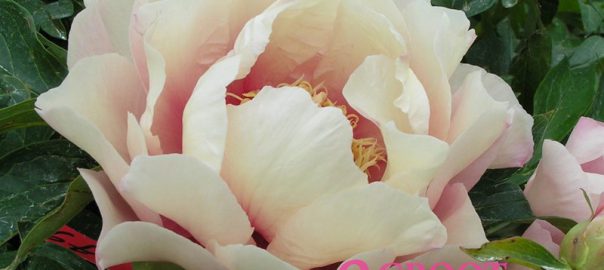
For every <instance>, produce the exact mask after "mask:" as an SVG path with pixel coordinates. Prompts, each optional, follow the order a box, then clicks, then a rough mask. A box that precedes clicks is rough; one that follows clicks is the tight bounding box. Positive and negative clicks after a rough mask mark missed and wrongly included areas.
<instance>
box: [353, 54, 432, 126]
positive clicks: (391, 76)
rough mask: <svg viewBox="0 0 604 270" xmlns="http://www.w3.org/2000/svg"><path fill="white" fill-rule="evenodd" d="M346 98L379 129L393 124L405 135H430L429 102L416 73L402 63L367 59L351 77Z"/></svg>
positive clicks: (387, 58)
mask: <svg viewBox="0 0 604 270" xmlns="http://www.w3.org/2000/svg"><path fill="white" fill-rule="evenodd" d="M343 95H344V97H345V98H346V101H347V102H348V103H349V104H350V105H351V106H352V107H353V108H354V109H355V110H357V111H358V112H359V113H361V114H362V115H363V116H364V117H365V118H367V119H369V120H371V121H374V122H376V123H377V124H379V125H385V124H386V123H388V122H391V121H392V122H394V123H395V124H396V127H397V128H398V129H400V130H401V131H403V132H407V133H420V134H426V133H427V132H428V123H429V118H430V112H429V110H430V105H429V104H428V98H427V96H426V94H425V91H424V88H423V87H422V85H421V83H420V82H419V81H418V80H417V78H416V77H415V75H414V73H413V71H412V70H411V69H409V67H408V66H406V65H405V64H404V63H403V62H402V61H400V60H395V59H391V58H389V57H387V56H383V55H377V56H369V57H367V58H366V59H365V61H364V62H363V63H362V64H361V65H360V66H359V67H358V68H357V69H356V70H355V71H354V72H353V73H352V74H351V75H350V78H349V79H348V82H346V85H345V86H344V90H343Z"/></svg>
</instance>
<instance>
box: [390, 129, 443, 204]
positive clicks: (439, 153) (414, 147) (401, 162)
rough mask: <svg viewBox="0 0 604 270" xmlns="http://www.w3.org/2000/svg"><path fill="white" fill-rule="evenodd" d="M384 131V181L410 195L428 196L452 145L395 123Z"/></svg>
mask: <svg viewBox="0 0 604 270" xmlns="http://www.w3.org/2000/svg"><path fill="white" fill-rule="evenodd" d="M381 130H382V136H383V137H384V144H385V145H386V150H387V152H388V167H386V173H385V175H384V179H385V180H384V182H386V183H388V184H390V185H392V186H394V187H396V188H398V189H400V190H402V191H405V192H407V193H409V194H414V195H420V196H425V195H426V190H427V189H428V185H429V184H430V182H431V181H432V179H433V178H434V175H435V174H436V172H437V171H438V169H439V168H440V166H441V165H442V164H443V162H444V161H445V159H446V158H447V154H448V152H449V145H448V144H447V143H445V142H443V141H441V140H439V139H436V138H434V137H432V136H428V135H415V134H406V133H404V132H400V131H399V130H398V129H397V128H396V127H395V126H394V124H393V123H392V122H390V123H388V124H386V125H385V126H383V127H382V128H381Z"/></svg>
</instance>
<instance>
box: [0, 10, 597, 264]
mask: <svg viewBox="0 0 604 270" xmlns="http://www.w3.org/2000/svg"><path fill="white" fill-rule="evenodd" d="M432 3H433V4H434V5H440V6H446V7H451V8H455V9H460V10H463V11H464V12H465V13H466V15H467V16H468V17H470V20H471V23H472V27H473V28H475V29H476V32H477V34H478V39H477V40H476V42H475V44H474V45H473V46H472V47H471V48H470V51H469V52H468V54H467V55H466V57H465V58H464V62H467V63H471V64H475V65H478V66H481V67H484V68H486V69H487V70H488V71H489V72H492V73H495V74H497V75H499V76H501V77H502V78H504V79H505V80H506V81H507V82H508V83H509V84H510V85H512V87H513V89H514V90H515V91H516V93H517V96H518V99H519V100H520V102H521V103H522V105H523V106H524V108H526V109H527V111H529V112H530V113H531V114H533V115H534V118H535V126H534V129H533V133H534V138H535V156H534V157H533V159H532V160H531V161H530V162H529V163H528V164H527V165H526V166H525V167H523V168H520V169H505V170H493V171H488V172H487V174H486V175H485V176H484V177H483V179H482V181H481V182H480V183H479V184H478V185H477V186H476V187H475V188H474V189H473V190H472V191H471V192H470V195H471V198H472V201H473V203H474V205H475V207H476V209H477V211H478V213H479V215H480V217H481V219H482V221H483V225H484V227H485V230H486V232H487V234H488V237H489V238H491V239H493V240H496V239H502V238H505V237H509V236H513V235H519V234H521V233H522V232H523V230H524V229H525V228H526V227H527V226H528V224H530V223H531V222H532V221H533V220H534V219H535V218H536V217H535V216H534V215H533V214H532V213H531V211H530V207H529V206H528V203H527V201H526V199H525V198H524V196H523V194H522V188H523V185H524V184H525V183H526V181H527V180H528V178H529V177H530V175H531V174H532V173H533V171H534V169H535V167H536V165H537V164H538V161H539V158H540V153H541V148H540V147H541V143H542V142H543V140H544V139H553V140H558V141H564V140H565V139H566V137H567V136H568V134H569V133H570V131H571V130H572V128H573V126H574V125H575V123H576V122H577V120H578V119H579V117H580V116H590V117H593V118H596V119H598V120H604V80H603V74H604V73H603V72H604V62H603V58H604V37H603V36H602V34H604V0H432ZM82 8H83V3H82V1H81V0H0V269H2V268H3V267H8V268H7V269H94V267H93V266H92V265H90V264H88V263H86V262H85V261H82V260H81V259H79V258H78V257H77V256H74V255H73V254H72V253H70V252H69V251H67V250H64V249H62V248H60V247H58V246H54V245H52V244H45V243H44V240H45V239H46V238H47V237H48V236H50V235H51V234H52V233H53V232H54V231H55V230H57V229H58V228H60V227H61V226H62V225H64V224H66V223H68V222H69V225H70V226H72V227H75V228H76V229H78V230H79V231H81V232H84V233H86V234H88V235H89V236H91V237H93V238H95V237H96V236H98V232H99V226H100V217H99V215H98V210H97V209H96V207H95V205H94V203H90V202H91V200H92V197H91V195H90V192H89V191H88V189H87V187H86V185H85V184H84V183H83V181H82V179H80V178H78V177H77V176H78V173H77V171H76V169H75V168H94V167H95V166H96V165H95V163H94V161H92V160H91V159H90V158H89V157H88V156H87V155H86V154H85V153H83V152H81V151H80V150H78V149H77V147H75V146H73V145H72V144H70V143H69V142H67V141H66V140H64V139H63V138H61V136H59V135H58V134H56V133H55V132H54V131H52V129H50V128H49V127H47V126H46V125H45V124H44V122H43V121H42V120H41V119H40V118H39V117H38V116H37V114H36V113H35V111H34V105H33V104H34V100H35V98H36V97H37V96H38V95H39V94H41V93H43V92H45V91H47V90H48V89H50V88H52V87H55V86H57V85H58V84H60V83H61V81H62V79H63V78H64V77H65V75H66V74H67V68H66V51H65V48H66V47H67V42H66V39H67V35H68V32H69V27H70V24H71V21H72V20H73V16H74V15H75V14H77V12H78V11H79V10H81V9H82ZM540 218H545V219H548V220H549V221H551V222H552V223H553V224H555V225H556V226H558V227H560V228H561V229H563V230H568V229H569V228H570V227H572V226H573V225H574V223H573V222H572V221H569V220H564V219H560V218H556V217H540ZM506 241H507V240H506ZM506 241H503V242H494V244H493V245H491V246H488V247H487V248H486V249H485V250H484V252H486V253H477V255H476V256H507V255H510V254H512V256H515V255H513V254H516V255H518V256H521V257H522V256H524V255H526V254H528V255H529V256H528V257H526V256H524V257H522V259H523V260H525V261H524V262H525V263H527V264H534V263H535V262H543V263H545V264H550V266H551V265H554V268H552V269H556V268H555V266H556V264H557V262H556V261H555V260H552V258H549V257H547V256H546V255H543V256H542V253H543V252H542V250H541V249H539V247H535V246H534V245H533V243H530V242H524V241H522V240H520V241H513V242H506ZM512 243H513V244H512ZM518 250H521V251H518ZM522 250H524V251H526V254H525V253H523V252H522ZM506 252H507V253H506ZM531 252H532V253H531ZM485 254H486V255H485ZM506 254H507V255H506ZM533 255H534V256H533ZM531 256H533V257H531ZM535 256H536V257H535ZM540 256H541V257H540ZM537 264H538V263H537ZM542 266H546V265H542ZM154 267H155V268H157V267H159V268H158V269H160V268H161V269H163V268H162V266H161V265H159V266H158V265H151V264H138V265H136V268H137V269H154Z"/></svg>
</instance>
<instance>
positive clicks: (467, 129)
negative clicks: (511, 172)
mask: <svg viewBox="0 0 604 270" xmlns="http://www.w3.org/2000/svg"><path fill="white" fill-rule="evenodd" d="M454 109H455V110H454V112H453V118H452V121H451V130H450V132H449V137H448V142H449V143H450V144H451V148H450V149H449V155H448V156H447V160H446V161H445V163H444V164H443V166H442V167H441V169H440V170H439V172H438V173H437V175H436V176H435V178H434V180H433V181H432V182H431V183H430V186H429V188H428V198H429V199H430V205H432V206H434V205H435V204H436V202H438V199H439V198H440V194H441V193H442V191H443V189H444V188H445V186H446V185H447V183H449V181H450V180H451V179H452V178H453V177H454V176H455V175H457V174H458V173H460V172H462V171H463V170H464V169H465V168H466V167H468V166H469V165H471V164H472V162H474V161H475V160H476V159H478V158H479V157H480V156H482V155H483V154H484V153H485V152H486V151H487V150H488V149H489V148H490V147H491V146H492V145H493V144H494V143H495V142H496V141H497V139H498V138H499V137H500V136H501V135H502V133H503V132H504V130H505V129H506V128H507V127H508V126H509V124H508V123H509V116H510V115H509V114H508V109H507V103H505V102H499V101H496V100H494V99H493V98H492V97H491V96H490V95H489V94H488V93H487V91H486V90H485V88H484V85H483V84H482V77H481V73H480V72H473V73H471V74H469V75H468V76H466V79H465V80H464V83H463V85H462V87H461V88H460V89H459V90H458V91H457V92H456V93H455V100H454Z"/></svg>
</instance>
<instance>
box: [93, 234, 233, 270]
mask: <svg viewBox="0 0 604 270" xmlns="http://www.w3.org/2000/svg"><path fill="white" fill-rule="evenodd" d="M96 255H97V265H98V266H99V269H107V268H109V267H111V266H115V265H120V264H124V263H129V262H148V261H158V262H172V263H175V264H178V265H180V266H181V267H183V268H185V269H188V270H193V269H212V270H214V269H215V270H226V269H227V268H226V267H224V266H222V265H221V264H220V263H219V262H218V261H217V260H216V259H215V258H214V257H213V256H212V254H211V253H210V252H208V251H207V250H205V249H204V248H203V247H201V246H200V245H197V244H195V243H193V242H191V241H190V240H189V239H186V238H184V237H182V236H180V235H178V234H176V233H173V232H172V231H169V230H166V229H164V228H162V227H159V226H157V225H155V224H151V223H146V222H125V223H121V224H119V225H117V226H115V227H114V228H113V229H112V230H111V231H109V232H108V233H107V235H106V236H105V238H104V239H103V240H102V241H100V242H99V243H98V246H97V249H96Z"/></svg>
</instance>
